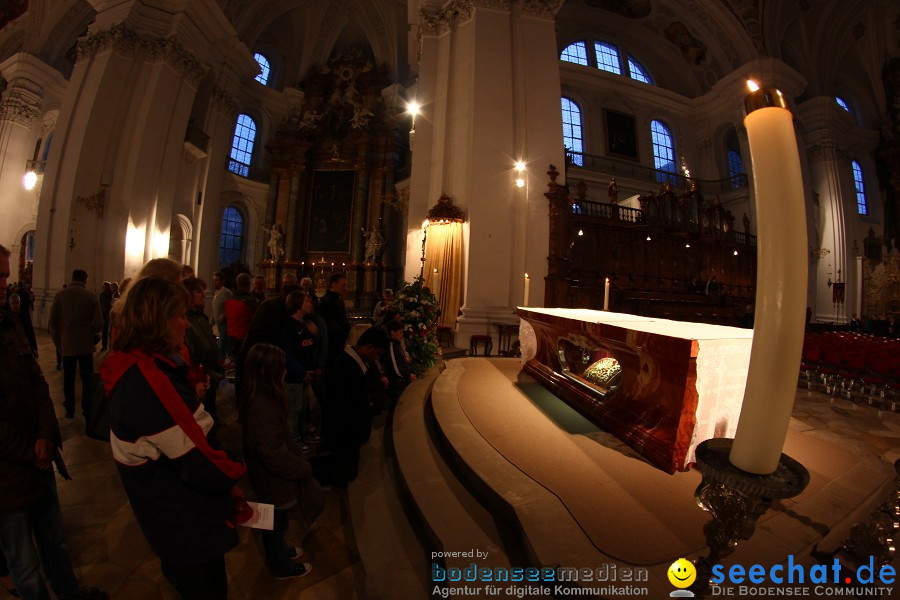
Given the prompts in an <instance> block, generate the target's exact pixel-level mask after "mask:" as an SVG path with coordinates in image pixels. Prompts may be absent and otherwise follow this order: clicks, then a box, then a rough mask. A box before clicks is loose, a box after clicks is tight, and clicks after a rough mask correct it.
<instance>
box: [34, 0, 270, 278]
mask: <svg viewBox="0 0 900 600" xmlns="http://www.w3.org/2000/svg"><path fill="white" fill-rule="evenodd" d="M93 4H94V6H95V8H96V9H97V17H96V19H95V21H94V22H93V23H92V25H91V27H90V29H89V32H88V35H87V36H86V37H85V38H83V39H82V40H81V41H80V42H79V46H78V62H77V63H76V65H75V70H74V72H73V74H72V77H71V80H70V83H69V87H68V90H67V93H66V96H65V98H64V100H63V103H62V108H61V110H60V116H59V120H58V124H57V128H56V131H55V134H54V141H53V147H52V150H51V157H50V160H49V161H48V162H49V164H48V168H47V172H46V174H45V177H44V186H43V191H42V195H41V209H40V211H39V215H38V232H39V236H38V237H39V240H38V252H37V256H36V261H35V284H34V285H35V288H36V290H35V291H36V294H38V295H40V291H41V290H53V289H55V288H58V287H59V285H60V284H61V283H62V280H63V279H64V274H65V273H66V272H68V271H71V269H72V268H75V267H79V268H84V269H86V270H87V271H88V275H89V282H88V285H89V287H95V286H96V282H99V281H103V280H104V279H107V280H118V279H121V278H122V277H123V276H125V275H133V274H134V273H135V272H137V270H138V269H139V268H140V267H141V265H142V264H143V263H144V262H145V261H146V260H148V259H150V258H153V257H157V256H165V255H166V254H167V253H168V247H169V229H170V225H171V219H172V214H173V208H174V206H175V196H176V194H177V193H178V181H179V174H180V173H181V171H182V169H183V168H188V167H185V166H184V160H183V152H184V135H185V131H186V129H187V122H188V118H189V116H190V113H191V106H192V103H193V100H194V96H195V94H196V91H197V87H198V85H199V83H200V81H201V79H202V78H203V77H204V76H205V75H206V73H207V71H208V70H209V67H210V65H209V64H208V63H207V62H205V60H206V58H207V57H216V56H217V55H218V54H217V52H216V50H217V48H218V46H219V40H229V39H232V38H234V37H235V31H234V29H233V28H232V27H231V25H230V24H229V23H228V22H227V20H226V19H225V17H224V15H223V14H222V12H221V9H220V8H219V7H218V5H217V3H216V2H215V1H214V0H200V1H198V2H190V3H188V2H177V3H173V2H163V1H159V0H141V1H140V2H138V1H125V2H122V1H119V0H93ZM148 9H149V10H148ZM155 9H159V10H155ZM244 51H245V54H246V60H248V61H252V57H251V56H250V53H249V50H246V49H245V50H244ZM201 57H202V58H201ZM189 168H192V169H193V168H194V167H189ZM98 196H102V197H103V198H104V203H103V206H102V214H101V211H100V210H99V209H98V208H97V207H95V208H93V209H91V208H88V207H87V206H86V205H85V203H84V202H81V201H79V200H78V199H79V198H90V197H98ZM72 229H74V231H75V246H74V248H71V249H70V248H69V247H68V245H67V241H68V239H69V231H70V230H72ZM197 235H199V231H197V232H195V239H196V237H197Z"/></svg>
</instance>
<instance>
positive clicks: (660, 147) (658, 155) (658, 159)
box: [650, 121, 675, 183]
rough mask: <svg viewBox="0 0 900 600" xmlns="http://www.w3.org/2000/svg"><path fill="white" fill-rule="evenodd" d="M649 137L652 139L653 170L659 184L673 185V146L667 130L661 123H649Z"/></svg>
mask: <svg viewBox="0 0 900 600" xmlns="http://www.w3.org/2000/svg"><path fill="white" fill-rule="evenodd" d="M650 136H651V137H652V138H653V168H655V169H656V171H657V173H656V180H657V181H658V182H660V183H662V182H664V181H670V182H672V183H675V144H674V142H673V141H672V134H671V133H670V132H669V128H668V127H666V126H665V125H664V124H663V123H662V121H651V122H650Z"/></svg>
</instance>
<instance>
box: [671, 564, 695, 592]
mask: <svg viewBox="0 0 900 600" xmlns="http://www.w3.org/2000/svg"><path fill="white" fill-rule="evenodd" d="M668 575H669V583H671V584H672V585H674V586H675V587H677V588H686V587H688V586H689V585H691V584H692V583H694V580H695V579H697V569H696V568H694V565H693V563H691V562H690V561H688V560H686V559H684V558H679V559H678V560H676V561H675V562H673V563H672V565H671V566H670V567H669V571H668Z"/></svg>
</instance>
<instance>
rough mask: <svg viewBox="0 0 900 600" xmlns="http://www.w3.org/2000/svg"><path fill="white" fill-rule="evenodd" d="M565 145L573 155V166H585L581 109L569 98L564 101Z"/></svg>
mask: <svg viewBox="0 0 900 600" xmlns="http://www.w3.org/2000/svg"><path fill="white" fill-rule="evenodd" d="M562 122H563V144H565V146H566V148H568V149H569V152H570V153H571V155H572V164H574V165H578V166H579V167H582V166H584V156H583V154H582V153H583V152H584V146H583V145H582V139H583V138H582V134H581V109H579V108H578V105H577V104H575V103H574V102H572V101H571V100H569V99H568V98H563V99H562Z"/></svg>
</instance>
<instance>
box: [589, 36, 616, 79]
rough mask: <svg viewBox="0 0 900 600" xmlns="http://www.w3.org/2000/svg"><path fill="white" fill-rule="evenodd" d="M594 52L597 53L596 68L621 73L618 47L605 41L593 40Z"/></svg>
mask: <svg viewBox="0 0 900 600" xmlns="http://www.w3.org/2000/svg"><path fill="white" fill-rule="evenodd" d="M594 52H595V53H596V55H597V68H599V69H602V70H604V71H609V72H610V73H615V74H616V75H621V74H622V67H621V66H619V49H618V48H616V47H615V46H613V45H612V44H609V43H607V42H594Z"/></svg>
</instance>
